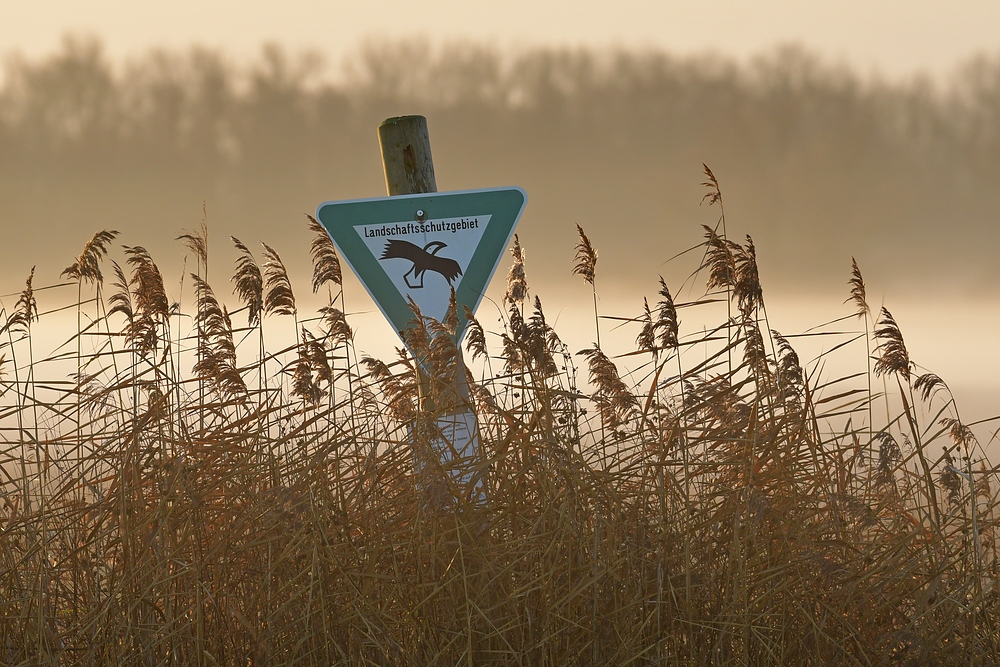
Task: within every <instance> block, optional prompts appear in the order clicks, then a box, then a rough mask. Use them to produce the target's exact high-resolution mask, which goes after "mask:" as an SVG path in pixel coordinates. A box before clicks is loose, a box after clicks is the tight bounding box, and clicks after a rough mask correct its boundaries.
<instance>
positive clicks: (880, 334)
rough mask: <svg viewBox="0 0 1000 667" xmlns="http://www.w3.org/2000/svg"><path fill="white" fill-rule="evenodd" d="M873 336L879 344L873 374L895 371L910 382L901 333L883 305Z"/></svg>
mask: <svg viewBox="0 0 1000 667" xmlns="http://www.w3.org/2000/svg"><path fill="white" fill-rule="evenodd" d="M875 338H876V339H877V340H880V341H882V342H881V343H880V344H879V348H878V349H879V358H878V360H877V361H876V362H875V368H874V370H875V375H878V376H882V375H889V374H891V373H895V374H897V375H899V376H900V377H901V378H903V379H904V380H905V381H906V382H907V384H909V382H910V369H911V362H910V355H909V353H908V352H907V351H906V345H905V344H904V343H903V334H902V332H900V330H899V325H897V324H896V320H894V319H893V317H892V314H891V313H890V312H889V311H888V310H887V309H886V308H885V307H884V306H883V307H882V312H881V314H880V316H879V320H878V322H876V323H875Z"/></svg>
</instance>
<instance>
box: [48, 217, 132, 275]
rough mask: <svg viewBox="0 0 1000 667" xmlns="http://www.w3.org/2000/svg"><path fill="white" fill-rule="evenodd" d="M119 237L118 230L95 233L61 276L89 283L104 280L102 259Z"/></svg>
mask: <svg viewBox="0 0 1000 667" xmlns="http://www.w3.org/2000/svg"><path fill="white" fill-rule="evenodd" d="M117 237H118V232H117V231H116V230H113V229H112V230H102V231H99V232H97V233H96V234H94V235H93V236H92V237H91V238H90V240H89V241H87V243H86V244H84V246H83V252H81V253H80V256H79V257H77V258H76V261H75V262H73V263H72V264H71V265H70V266H68V267H66V268H65V269H63V271H62V273H60V274H59V275H60V276H65V277H67V278H70V279H72V280H79V281H82V282H88V283H91V284H93V283H98V284H100V283H102V282H104V275H103V274H102V273H101V260H102V259H103V258H104V257H106V256H107V254H108V248H109V246H110V244H111V242H112V241H114V240H115V239H116V238H117Z"/></svg>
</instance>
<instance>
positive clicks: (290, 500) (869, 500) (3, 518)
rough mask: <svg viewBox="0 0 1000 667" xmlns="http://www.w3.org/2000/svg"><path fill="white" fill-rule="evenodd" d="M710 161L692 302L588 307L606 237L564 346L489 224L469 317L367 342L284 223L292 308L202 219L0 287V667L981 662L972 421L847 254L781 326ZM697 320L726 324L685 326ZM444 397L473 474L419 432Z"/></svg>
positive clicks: (90, 250) (324, 267) (989, 620)
mask: <svg viewBox="0 0 1000 667" xmlns="http://www.w3.org/2000/svg"><path fill="white" fill-rule="evenodd" d="M705 173H706V183H705V185H706V193H707V194H706V200H705V201H704V204H705V206H706V207H707V206H711V207H712V210H713V211H718V212H719V213H720V217H719V218H718V224H716V225H714V226H712V227H706V228H705V230H704V243H703V244H702V245H700V246H698V247H697V248H694V249H692V251H691V252H689V253H687V255H686V257H688V258H691V257H693V258H695V259H694V268H693V271H692V278H691V280H692V282H691V283H690V284H696V285H697V286H698V287H697V290H694V291H693V290H690V289H685V290H683V291H682V290H681V289H680V287H681V286H673V285H668V284H667V283H666V282H665V281H663V280H662V279H661V280H660V282H659V284H652V285H650V289H649V293H648V294H646V295H645V298H644V297H643V295H642V294H639V295H637V297H636V300H635V313H634V316H630V317H625V318H621V317H617V318H613V317H610V315H606V314H604V313H602V312H600V310H599V307H598V306H599V302H598V300H597V298H596V296H597V294H598V291H597V290H598V286H599V285H600V281H601V274H600V269H601V265H600V263H599V261H598V252H597V249H595V248H594V247H593V245H592V244H591V242H590V240H589V239H588V237H587V235H586V234H585V232H584V230H583V229H580V228H578V230H577V231H578V236H577V238H575V239H574V238H567V244H573V243H575V244H576V263H575V266H572V267H570V266H568V267H567V271H571V270H572V271H573V272H574V273H576V274H578V276H579V279H580V280H581V281H584V282H585V283H587V284H588V285H589V287H588V289H591V288H592V289H593V293H594V296H595V298H594V301H593V303H591V302H590V300H589V298H588V299H587V300H586V301H584V302H583V303H580V304H579V307H580V309H581V311H583V312H585V313H588V316H589V313H590V311H591V310H592V311H593V323H594V324H593V327H594V330H593V337H592V339H593V343H592V345H589V346H588V347H587V348H586V349H583V350H576V349H570V348H569V347H568V346H567V345H566V344H564V343H563V341H562V339H561V338H560V335H559V333H558V332H557V331H556V330H555V329H554V328H553V326H551V325H550V323H549V320H547V319H546V315H545V313H544V311H543V303H544V293H543V290H539V291H538V293H536V292H535V290H534V287H533V286H531V285H529V282H528V277H529V276H530V273H531V253H532V249H531V248H522V246H521V245H520V243H519V242H518V240H517V239H516V237H515V241H514V244H513V247H512V248H511V251H512V254H513V264H512V267H511V269H510V272H509V274H508V276H507V287H506V293H505V295H504V298H503V303H502V304H500V305H501V307H502V310H503V313H504V316H503V318H502V319H501V320H499V321H498V324H497V325H496V326H493V325H492V320H491V322H490V323H486V322H485V320H484V322H479V321H478V320H476V319H475V317H473V314H472V313H469V312H455V311H454V309H453V310H452V311H451V312H450V313H449V315H448V316H447V317H446V318H445V320H444V321H443V322H435V321H432V320H428V319H427V318H424V317H422V316H420V314H419V313H417V312H415V313H414V321H413V326H412V328H411V329H409V331H408V332H407V334H406V336H407V346H406V348H401V349H400V351H399V354H398V355H397V356H395V357H393V358H387V359H376V358H371V357H366V356H364V355H363V354H362V353H361V352H360V350H359V348H360V347H362V346H361V345H359V344H358V341H356V340H355V338H354V331H353V329H352V324H351V321H350V315H345V313H349V312H350V310H349V309H348V307H347V304H348V303H349V302H350V301H351V298H352V296H353V297H354V298H355V299H357V300H358V301H360V300H361V298H362V297H361V295H352V294H347V295H345V294H344V291H343V289H342V287H341V282H342V281H341V278H342V275H341V266H340V262H339V258H338V256H337V253H336V251H335V249H334V247H333V245H332V244H331V242H330V240H329V237H328V236H327V235H326V232H325V231H324V230H323V229H322V228H321V227H320V226H319V225H318V224H317V223H316V222H315V221H314V220H311V219H309V220H304V224H308V225H309V226H310V227H311V229H312V232H313V233H314V237H313V238H314V241H313V244H312V247H311V255H312V260H313V272H312V284H311V289H312V292H314V293H316V294H318V295H320V296H322V297H323V298H324V300H325V301H326V303H327V305H326V306H324V307H322V308H320V309H318V311H317V312H309V313H307V312H304V311H303V310H300V309H299V307H298V306H297V301H296V292H295V290H294V289H293V286H292V282H291V280H290V279H289V273H288V270H287V269H286V264H285V263H284V262H283V260H282V259H281V257H280V256H279V254H278V252H277V251H276V250H275V249H273V248H272V247H271V246H269V245H266V244H264V245H262V246H257V245H256V244H252V245H251V244H249V243H244V242H243V241H241V240H239V239H236V238H233V239H231V241H229V240H227V243H228V242H231V243H232V244H234V247H235V250H236V252H237V253H238V254H237V256H238V258H239V259H238V261H237V262H236V264H235V266H233V267H231V270H232V280H231V282H228V283H224V284H221V285H220V284H215V285H210V284H209V282H208V279H207V276H208V267H209V261H210V259H211V257H210V253H209V234H208V227H207V225H202V227H201V228H199V229H197V230H195V231H190V232H184V233H183V234H182V235H181V236H180V238H179V239H178V241H179V243H180V244H181V247H182V248H183V249H184V252H185V254H186V256H187V260H186V268H185V271H184V272H183V275H180V276H170V277H168V278H165V277H164V275H162V274H161V272H160V270H159V268H158V267H157V264H156V262H155V260H154V258H153V257H152V256H151V255H150V253H148V252H147V251H146V250H145V249H144V248H143V247H141V246H137V245H122V243H123V242H125V243H129V242H130V241H129V240H128V239H124V238H121V237H120V236H119V234H118V233H117V232H115V231H111V230H108V231H99V232H97V233H96V234H94V235H93V237H92V238H90V240H89V241H87V240H86V239H81V243H82V249H81V251H80V254H79V256H78V257H75V258H74V257H67V258H64V259H60V258H45V261H46V263H47V264H48V266H45V267H39V269H38V272H37V274H36V273H35V271H34V270H32V272H31V275H29V276H28V277H27V280H26V282H25V284H24V287H23V289H20V290H18V291H14V292H12V293H11V294H9V295H6V296H4V297H3V298H2V304H0V305H2V311H0V664H3V665H87V666H95V667H96V666H105V665H143V666H146V665H149V666H152V665H171V666H196V665H197V666H201V667H209V666H212V667H214V666H216V665H239V666H255V665H261V666H271V665H289V666H290V665H317V666H324V667H326V666H329V665H553V666H556V665H692V666H693V665H705V666H709V665H712V666H716V665H719V666H721V665H983V666H985V665H996V664H998V663H1000V657H998V656H1000V620H998V619H1000V597H998V592H997V588H996V582H997V577H998V572H997V567H998V563H997V543H996V540H997V530H998V516H1000V514H998V508H997V503H998V498H1000V496H998V493H1000V481H998V480H997V477H996V470H995V469H994V468H992V466H991V464H990V463H989V462H988V461H987V460H986V457H985V454H984V450H983V446H984V445H986V444H988V443H980V442H979V441H978V440H977V438H976V436H975V435H974V427H976V423H975V422H974V421H970V420H967V418H966V417H965V415H961V414H960V412H959V409H958V406H957V405H956V404H955V401H954V400H953V398H952V395H951V393H950V390H949V388H948V386H947V384H946V383H945V381H944V380H943V379H942V377H941V376H938V375H935V374H933V373H930V372H926V371H925V370H924V369H922V368H920V367H919V366H917V365H916V364H914V363H913V362H912V361H911V359H910V357H909V353H908V351H907V348H906V345H905V342H904V333H903V332H902V331H901V330H900V327H899V326H898V325H897V323H896V321H895V320H894V318H893V316H892V314H891V312H890V310H888V309H886V308H875V307H871V306H870V305H869V302H868V297H867V291H866V285H865V281H864V278H863V275H862V271H861V268H859V267H858V265H857V264H856V263H855V264H854V265H853V267H851V266H850V265H849V264H848V263H847V262H845V272H844V281H845V286H844V297H845V299H846V301H845V303H844V304H838V303H833V304H831V316H830V323H829V324H828V325H826V326H823V327H820V328H817V329H815V330H812V331H807V332H782V333H779V332H777V331H774V330H772V329H771V327H770V325H769V323H768V313H767V309H766V306H765V302H764V298H763V294H764V292H763V289H762V287H761V284H760V279H759V277H758V269H757V260H756V252H755V248H754V244H753V241H752V240H751V239H750V238H749V237H747V238H746V239H745V240H744V239H739V240H733V239H731V238H729V237H728V236H727V234H726V220H725V215H724V213H723V211H724V209H723V208H722V205H723V200H722V193H721V191H720V190H719V187H718V182H717V180H716V178H715V176H714V175H713V174H712V173H711V171H710V170H708V168H707V167H706V168H705ZM84 241H85V243H84ZM212 242H213V244H214V243H218V242H220V240H219V239H214V238H213V239H212ZM619 251H620V252H624V251H625V249H615V248H608V249H605V252H608V253H614V252H619ZM304 253H305V249H303V254H304ZM669 254H674V251H671V252H670V253H669ZM664 259H666V257H665V258H664ZM847 259H849V258H847ZM63 266H66V269H65V271H62V274H61V276H59V271H60V270H61V269H62V268H63ZM212 266H213V275H218V272H219V267H218V266H216V265H215V264H213V265H212ZM42 276H45V281H46V284H44V285H39V284H38V283H39V282H40V279H41V277H42ZM57 276H59V277H58V278H57ZM7 291H10V290H9V289H8V290H7ZM685 292H691V293H692V294H693V295H694V296H692V297H691V298H687V297H685V298H684V299H681V298H679V297H678V298H677V299H675V296H676V295H679V294H681V293H685ZM300 296H301V295H300ZM39 304H41V305H42V307H41V308H40V306H39ZM699 312H705V313H715V314H717V313H722V315H721V316H719V317H717V318H716V321H715V323H714V325H712V326H708V327H703V328H702V327H699V328H698V330H685V327H684V322H683V321H682V318H681V315H683V316H684V317H683V319H685V320H689V321H690V320H692V319H695V317H694V314H695V313H699ZM459 318H467V319H468V321H469V325H468V329H467V334H466V335H465V337H464V340H463V341H461V347H460V346H459V344H457V343H456V341H455V338H454V335H453V334H454V331H455V330H456V327H457V325H458V323H459ZM54 320H58V321H59V322H67V321H72V322H73V327H72V330H68V329H64V330H58V331H46V329H45V327H46V326H47V322H50V321H54ZM60 326H63V325H60ZM611 327H623V328H625V329H626V330H629V331H631V332H632V335H634V339H635V342H634V345H628V346H626V347H624V348H623V349H608V345H607V342H608V340H609V338H610V337H609V336H608V331H609V329H610V328H611ZM602 330H603V331H604V333H605V336H604V339H605V344H604V345H602V342H601V333H602ZM620 330H621V329H619V331H620ZM293 336H294V338H293ZM816 339H819V340H821V341H822V342H823V349H824V350H826V351H825V352H823V353H822V354H820V356H819V357H818V358H816V359H813V360H811V361H808V362H807V361H805V358H804V357H802V358H800V356H799V353H798V352H797V351H796V348H797V347H799V348H801V346H802V345H805V344H806V343H807V342H808V341H814V340H816ZM52 340H56V341H57V342H56V343H55V344H48V343H46V344H44V345H43V342H42V341H52ZM292 340H294V343H291V344H289V343H288V341H292ZM405 350H409V351H405ZM460 351H461V355H459V352H460ZM833 354H836V355H839V356H840V357H841V358H845V357H846V358H847V359H850V360H852V361H851V366H852V367H851V369H850V370H848V371H847V372H846V373H843V374H842V373H839V372H838V373H831V372H828V370H826V366H825V361H826V359H827V357H828V356H829V355H833ZM414 358H419V359H420V360H421V361H420V363H419V364H417V363H416V362H414V360H413V359H414ZM418 366H422V367H423V368H424V369H426V371H427V373H426V376H421V373H419V372H418ZM838 368H840V366H838ZM945 375H947V373H945ZM421 377H426V378H429V379H421ZM463 381H464V383H465V384H466V385H467V386H468V389H469V392H468V395H469V398H468V399H467V400H468V403H469V406H470V407H471V408H472V409H473V410H474V412H475V413H476V415H477V419H478V428H479V442H480V446H479V450H478V453H477V455H476V456H474V457H472V458H471V459H470V458H468V457H465V458H463V457H457V456H448V455H447V452H444V451H440V450H441V447H442V445H441V443H442V438H441V433H440V431H439V428H438V424H439V421H440V418H441V417H442V415H443V413H444V412H445V410H446V409H447V408H446V407H445V406H448V405H449V396H452V395H453V391H452V388H453V387H454V386H455V385H456V384H461V383H462V382H463ZM452 403H453V401H452ZM452 407H453V406H452ZM987 425H988V427H989V428H992V426H989V422H987ZM980 426H982V424H980Z"/></svg>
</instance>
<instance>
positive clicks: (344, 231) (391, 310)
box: [316, 186, 528, 341]
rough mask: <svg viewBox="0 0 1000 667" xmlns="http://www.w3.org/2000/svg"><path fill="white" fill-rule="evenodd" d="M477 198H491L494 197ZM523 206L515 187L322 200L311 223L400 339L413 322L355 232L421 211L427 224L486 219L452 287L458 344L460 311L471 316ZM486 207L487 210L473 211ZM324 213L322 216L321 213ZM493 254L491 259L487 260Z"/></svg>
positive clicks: (400, 297)
mask: <svg viewBox="0 0 1000 667" xmlns="http://www.w3.org/2000/svg"><path fill="white" fill-rule="evenodd" d="M482 195H493V198H487V197H483V196H482ZM486 199H490V202H489V203H481V202H482V200H486ZM497 200H499V201H497ZM527 203H528V194H527V193H526V192H525V191H524V189H523V188H520V187H518V186H508V187H498V188H484V189H478V190H454V191H446V192H425V193H419V194H412V195H397V196H392V197H370V198H365V199H347V200H335V201H327V202H323V203H322V204H320V205H319V206H318V207H317V208H316V219H317V220H318V221H319V222H320V224H322V225H323V227H324V229H326V231H327V233H328V234H329V235H330V238H331V239H332V240H333V243H334V245H335V246H336V247H337V251H338V252H339V253H340V256H341V259H343V260H344V261H345V262H347V265H348V266H350V267H351V270H352V271H354V274H355V275H356V276H357V277H358V279H359V280H360V281H361V284H362V285H364V287H365V289H366V290H367V291H368V294H369V296H371V298H372V300H373V301H374V302H375V304H376V305H377V306H378V308H379V310H381V311H382V314H383V315H384V316H385V318H386V320H387V321H388V322H389V324H390V325H391V326H392V327H393V328H394V329H396V333H397V334H398V335H399V336H400V338H402V333H403V330H404V329H405V328H406V324H407V323H408V322H409V321H411V320H412V319H413V312H412V311H411V310H410V307H409V305H408V304H407V302H406V299H405V298H404V297H403V295H402V294H401V293H400V292H399V290H398V289H397V288H396V286H395V285H394V284H393V283H392V281H391V280H390V278H389V276H388V274H387V273H386V271H385V269H384V268H383V267H382V266H381V265H380V264H379V261H378V259H377V258H376V257H375V256H374V255H373V254H372V252H371V250H369V249H368V246H367V245H365V242H364V241H363V240H362V238H361V236H360V235H359V234H358V233H357V231H356V228H357V227H359V226H361V225H377V224H394V223H401V222H406V221H411V220H412V221H416V210H417V209H420V210H423V211H424V213H425V214H426V219H427V220H440V219H442V218H458V217H466V218H469V217H475V216H477V215H480V216H482V215H491V216H492V217H491V219H490V222H489V223H488V224H487V225H486V229H485V230H484V231H483V235H482V237H481V238H480V240H479V243H478V245H477V246H476V250H475V252H473V255H472V258H471V259H470V260H469V264H468V266H467V267H466V269H465V272H464V273H463V275H462V279H461V281H460V282H459V283H458V285H457V286H456V288H455V296H456V300H457V302H458V304H459V312H458V316H459V326H458V331H457V332H456V333H457V340H459V341H461V339H462V336H463V335H464V334H465V329H466V324H467V321H466V319H465V313H464V312H463V311H462V308H461V306H462V305H467V306H469V309H470V310H471V311H472V312H473V313H475V312H476V309H477V308H478V307H479V304H480V302H481V301H482V299H483V296H484V295H485V290H486V288H487V287H488V286H489V284H490V281H492V280H493V276H494V275H495V274H496V270H497V268H498V267H499V266H500V259H501V257H502V256H503V253H504V251H505V250H506V249H507V247H508V246H509V245H510V240H511V238H513V236H514V230H515V229H516V227H517V223H518V221H519V220H520V219H521V215H522V214H523V213H524V208H525V206H526V205H527ZM487 205H488V206H490V207H491V208H492V210H476V209H477V208H484V207H485V206H487ZM324 209H325V210H326V211H327V213H325V214H324ZM508 221H509V222H508ZM508 224H509V227H508ZM498 245H499V249H498V250H497V248H498ZM494 252H496V255H495V256H494V257H491V256H490V255H492V254H493V253H494ZM480 281H482V282H480ZM473 284H481V285H482V290H481V291H480V290H476V289H473V288H472V285H473Z"/></svg>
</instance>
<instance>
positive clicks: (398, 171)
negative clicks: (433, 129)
mask: <svg viewBox="0 0 1000 667" xmlns="http://www.w3.org/2000/svg"><path fill="white" fill-rule="evenodd" d="M378 144H379V148H380V149H381V150H382V169H383V170H384V171H385V190H386V194H388V195H389V196H390V197H393V196H395V195H415V194H419V193H422V192H437V180H436V179H435V178H434V159H433V158H432V157H431V140H430V136H429V135H428V134H427V119H426V118H424V117H423V116H396V117H395V118H386V119H385V120H384V121H382V124H381V125H379V126H378Z"/></svg>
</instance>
